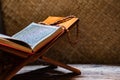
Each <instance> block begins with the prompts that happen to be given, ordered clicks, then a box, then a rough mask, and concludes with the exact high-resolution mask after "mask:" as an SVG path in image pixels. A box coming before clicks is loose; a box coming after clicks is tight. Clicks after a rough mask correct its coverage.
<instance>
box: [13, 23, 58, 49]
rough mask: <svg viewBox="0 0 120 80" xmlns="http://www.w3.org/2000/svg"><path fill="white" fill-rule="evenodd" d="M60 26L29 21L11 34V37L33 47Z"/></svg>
mask: <svg viewBox="0 0 120 80" xmlns="http://www.w3.org/2000/svg"><path fill="white" fill-rule="evenodd" d="M59 28H60V27H56V26H49V25H42V24H37V23H34V22H33V23H31V24H30V25H28V26H27V27H26V28H24V29H23V30H21V31H20V32H18V33H17V34H15V35H13V36H12V37H13V38H16V39H19V40H22V41H24V42H26V43H28V44H29V45H30V46H31V48H32V49H33V48H34V47H35V46H36V45H37V44H38V43H40V42H42V41H43V40H45V39H46V38H47V37H49V36H50V35H52V34H53V33H54V32H55V31H56V30H58V29H59Z"/></svg>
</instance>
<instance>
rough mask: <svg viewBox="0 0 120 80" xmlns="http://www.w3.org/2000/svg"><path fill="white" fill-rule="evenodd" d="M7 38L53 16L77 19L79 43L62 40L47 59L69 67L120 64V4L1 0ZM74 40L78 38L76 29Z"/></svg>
mask: <svg viewBox="0 0 120 80" xmlns="http://www.w3.org/2000/svg"><path fill="white" fill-rule="evenodd" d="M1 1H2V12H3V17H4V25H5V30H6V34H8V35H13V34H15V33H16V32H18V31H20V30H21V29H23V28H24V27H25V26H27V25H28V24H30V23H31V22H33V21H34V22H39V21H43V20H44V19H45V18H47V17H48V16H49V15H53V16H67V15H71V14H72V15H75V16H77V17H78V18H79V19H80V21H79V29H80V31H79V42H78V43H77V44H76V45H75V47H71V45H70V44H69V43H68V41H67V38H66V35H64V36H62V37H61V38H60V39H59V40H58V41H57V42H56V43H55V45H54V46H53V47H52V48H51V49H50V50H49V51H48V52H47V56H49V57H52V58H54V59H56V60H59V61H63V62H66V63H105V64H119V63H120V55H119V54H120V0H1ZM71 32H72V33H73V35H72V40H74V39H75V37H74V35H75V34H74V33H75V32H74V29H72V31H71Z"/></svg>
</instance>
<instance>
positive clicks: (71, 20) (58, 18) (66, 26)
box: [43, 16, 78, 29]
mask: <svg viewBox="0 0 120 80" xmlns="http://www.w3.org/2000/svg"><path fill="white" fill-rule="evenodd" d="M63 18H64V17H54V16H49V17H48V18H47V19H46V20H45V21H43V23H46V24H52V23H54V22H56V21H59V20H61V19H63ZM77 20H78V18H72V19H70V20H68V21H66V22H63V23H61V24H58V25H60V26H64V27H65V28H66V29H68V28H69V27H70V26H71V25H73V24H74V23H75V22H76V21H77Z"/></svg>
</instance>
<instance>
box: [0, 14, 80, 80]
mask: <svg viewBox="0 0 120 80" xmlns="http://www.w3.org/2000/svg"><path fill="white" fill-rule="evenodd" d="M61 19H63V17H52V16H50V17H48V18H47V19H46V20H45V21H43V22H42V23H45V24H52V23H55V22H56V21H58V20H61ZM77 20H78V18H72V19H70V20H68V21H65V22H63V23H60V24H59V25H60V26H64V27H65V28H66V29H68V28H69V27H70V26H71V25H72V24H73V23H75V22H76V21H77ZM63 33H64V32H63ZM63 33H61V34H60V35H59V36H57V37H56V38H54V39H53V40H52V41H50V42H49V43H48V44H47V45H45V46H44V47H43V48H42V49H40V50H39V51H38V52H37V53H35V54H33V55H28V54H23V53H24V52H22V51H21V52H20V51H18V50H14V49H11V48H8V47H4V46H0V50H3V51H5V52H9V53H14V55H15V56H16V57H19V58H21V59H20V60H18V61H17V63H15V65H14V66H13V67H12V68H11V69H10V70H9V71H8V72H5V73H3V74H1V75H0V80H10V79H11V78H12V77H13V76H14V75H15V74H16V73H17V72H18V71H19V70H20V69H21V68H22V67H24V66H25V65H27V64H28V63H31V62H34V61H36V60H37V59H41V60H44V61H45V62H47V63H50V64H52V65H55V66H60V67H63V68H65V69H68V70H70V71H73V72H74V73H76V74H81V72H80V70H78V69H76V68H73V67H71V66H68V65H66V64H63V63H60V62H57V61H55V60H52V59H50V58H47V57H45V56H44V53H45V52H46V51H47V50H48V49H49V48H50V47H51V46H52V44H53V43H54V41H55V40H56V39H57V38H58V37H60V36H61V35H62V34H63Z"/></svg>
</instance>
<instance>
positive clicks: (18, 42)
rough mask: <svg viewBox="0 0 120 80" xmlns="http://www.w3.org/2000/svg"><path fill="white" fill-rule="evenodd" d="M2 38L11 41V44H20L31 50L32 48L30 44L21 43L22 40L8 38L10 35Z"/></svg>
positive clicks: (1, 35) (0, 35)
mask: <svg viewBox="0 0 120 80" xmlns="http://www.w3.org/2000/svg"><path fill="white" fill-rule="evenodd" d="M0 38H3V39H6V40H9V41H11V42H14V43H17V44H20V45H22V46H25V47H28V48H31V47H30V46H29V44H27V43H25V42H23V41H21V40H18V39H16V38H13V37H11V36H8V35H4V34H0Z"/></svg>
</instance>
